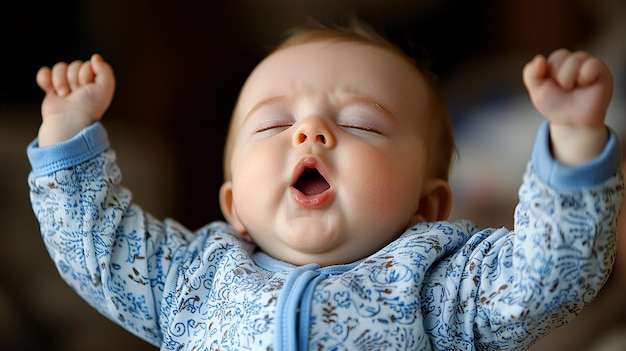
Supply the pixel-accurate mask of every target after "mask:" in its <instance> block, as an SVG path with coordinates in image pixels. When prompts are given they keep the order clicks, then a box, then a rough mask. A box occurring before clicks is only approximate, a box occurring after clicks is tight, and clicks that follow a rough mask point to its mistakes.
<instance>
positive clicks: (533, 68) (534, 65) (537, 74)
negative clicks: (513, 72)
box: [522, 55, 548, 90]
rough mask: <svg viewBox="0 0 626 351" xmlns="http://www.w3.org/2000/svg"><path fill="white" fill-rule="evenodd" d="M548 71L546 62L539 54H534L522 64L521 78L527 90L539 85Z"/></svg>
mask: <svg viewBox="0 0 626 351" xmlns="http://www.w3.org/2000/svg"><path fill="white" fill-rule="evenodd" d="M547 73H548V62H547V61H546V59H545V57H543V56H541V55H537V56H535V58H533V59H532V60H531V61H530V62H528V63H527V64H526V66H524V70H523V72H522V79H523V81H524V85H526V88H527V89H528V90H533V89H535V88H537V87H539V86H540V85H541V83H543V82H544V81H545V79H546V75H547Z"/></svg>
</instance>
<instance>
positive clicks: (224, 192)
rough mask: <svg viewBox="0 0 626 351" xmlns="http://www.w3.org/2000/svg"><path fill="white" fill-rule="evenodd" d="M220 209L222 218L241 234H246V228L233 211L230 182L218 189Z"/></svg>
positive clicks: (231, 184) (231, 185) (233, 204)
mask: <svg viewBox="0 0 626 351" xmlns="http://www.w3.org/2000/svg"><path fill="white" fill-rule="evenodd" d="M220 208H221V209H222V214H223V215H224V218H226V220H227V221H228V223H230V224H231V225H232V226H233V227H235V229H236V230H237V231H238V232H240V233H241V234H244V235H245V234H246V228H245V227H244V226H243V224H242V223H241V221H240V220H239V216H238V215H237V211H236V210H235V203H234V201H233V183H232V182H231V181H227V182H224V184H222V187H221V188H220Z"/></svg>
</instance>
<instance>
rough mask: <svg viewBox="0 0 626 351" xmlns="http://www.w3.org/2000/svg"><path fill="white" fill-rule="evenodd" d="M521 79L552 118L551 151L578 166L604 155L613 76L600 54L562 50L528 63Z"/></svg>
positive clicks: (541, 111) (564, 160)
mask: <svg viewBox="0 0 626 351" xmlns="http://www.w3.org/2000/svg"><path fill="white" fill-rule="evenodd" d="M523 79H524V83H525V85H526V88H527V89H528V93H529V95H530V98H531V100H532V102H533V104H534V105H535V107H536V108H537V110H538V111H539V112H540V113H541V114H542V115H543V116H544V117H545V118H546V119H547V120H548V121H549V122H550V136H551V147H552V153H553V156H554V157H555V159H556V160H558V161H559V162H561V163H563V164H565V165H570V166H576V165H579V164H582V163H584V162H586V161H589V160H591V159H593V158H595V157H596V156H598V155H600V153H601V152H602V150H604V147H605V145H606V141H607V139H608V131H607V129H606V127H605V126H604V117H605V113H606V110H607V108H608V105H609V101H610V100H611V94H612V90H613V81H612V76H611V72H610V71H609V68H608V67H607V65H606V64H605V63H604V62H602V61H601V60H600V59H598V58H597V57H593V56H591V55H590V54H588V53H586V52H583V51H577V52H570V51H568V50H565V49H560V50H557V51H555V52H553V53H552V54H551V55H550V56H549V57H548V58H547V59H546V58H545V57H543V56H541V55H538V56H536V57H535V58H534V59H533V60H532V61H530V62H529V63H528V64H526V67H524V72H523Z"/></svg>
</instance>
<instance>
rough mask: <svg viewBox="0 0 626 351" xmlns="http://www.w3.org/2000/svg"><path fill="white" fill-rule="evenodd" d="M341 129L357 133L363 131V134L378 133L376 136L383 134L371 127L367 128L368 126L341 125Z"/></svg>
mask: <svg viewBox="0 0 626 351" xmlns="http://www.w3.org/2000/svg"><path fill="white" fill-rule="evenodd" d="M339 126H340V127H341V128H344V129H350V130H356V131H363V132H370V133H376V134H381V135H382V133H381V132H380V131H379V130H378V129H376V128H374V127H371V126H366V125H355V124H340V125H339Z"/></svg>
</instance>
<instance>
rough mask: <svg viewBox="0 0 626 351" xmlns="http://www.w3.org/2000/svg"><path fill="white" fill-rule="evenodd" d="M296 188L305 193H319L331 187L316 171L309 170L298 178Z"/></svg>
mask: <svg viewBox="0 0 626 351" xmlns="http://www.w3.org/2000/svg"><path fill="white" fill-rule="evenodd" d="M295 187H296V189H298V190H300V191H301V192H302V193H303V194H305V195H309V196H310V195H317V194H321V193H323V192H324V191H326V190H328V188H330V185H328V182H326V180H325V179H324V177H322V176H321V175H320V174H319V173H317V172H316V171H311V172H309V171H307V172H305V173H304V174H303V175H302V177H300V179H299V180H298V182H297V183H296V185H295Z"/></svg>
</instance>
